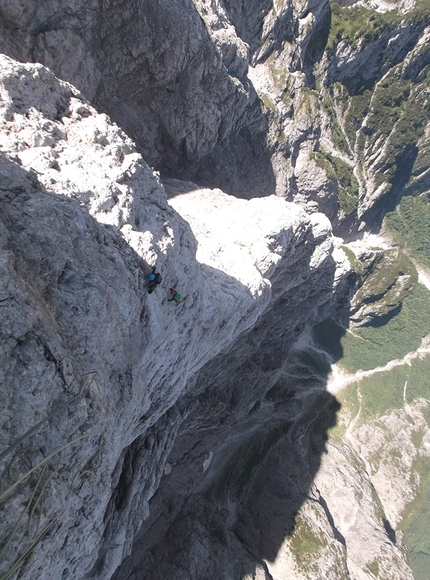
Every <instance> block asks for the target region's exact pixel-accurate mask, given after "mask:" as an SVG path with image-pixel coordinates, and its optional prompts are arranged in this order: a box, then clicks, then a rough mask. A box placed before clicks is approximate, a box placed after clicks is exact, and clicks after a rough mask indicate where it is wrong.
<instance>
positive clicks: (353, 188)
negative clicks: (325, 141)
mask: <svg viewBox="0 0 430 580" xmlns="http://www.w3.org/2000/svg"><path fill="white" fill-rule="evenodd" d="M312 158H313V159H314V160H315V162H316V164H317V165H318V166H319V167H321V168H322V169H324V171H325V172H326V174H327V177H328V179H330V180H331V181H337V182H338V185H339V205H340V208H341V210H342V211H343V213H344V214H345V215H351V214H352V213H354V212H355V211H356V209H357V203H358V191H359V186H358V181H357V179H356V178H355V176H354V174H353V172H352V169H351V167H350V166H349V165H348V163H346V162H345V161H343V159H341V158H340V157H336V156H335V155H331V154H330V153H328V152H327V151H325V150H324V149H322V148H321V149H320V150H319V151H314V152H313V154H312Z"/></svg>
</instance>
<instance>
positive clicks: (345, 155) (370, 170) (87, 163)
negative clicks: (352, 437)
mask: <svg viewBox="0 0 430 580" xmlns="http://www.w3.org/2000/svg"><path fill="white" fill-rule="evenodd" d="M349 4H354V3H349ZM364 4H365V6H363V5H361V3H360V5H358V6H353V7H352V8H351V11H350V12H348V11H345V10H344V9H342V8H340V7H337V6H336V5H333V6H332V7H330V3H329V1H328V0H323V1H316V0H296V1H294V0H285V1H283V2H281V1H279V2H271V1H270V2H269V1H267V2H265V1H260V2H253V1H251V2H247V3H239V2H234V1H232V0H225V1H224V2H218V1H213V2H207V1H206V0H196V2H188V0H175V1H171V0H169V2H165V1H164V0H157V1H156V2H152V3H148V2H145V3H142V2H140V1H137V0H136V1H134V0H128V1H127V2H110V1H109V0H103V1H102V2H99V1H97V2H95V1H93V0H90V1H89V2H88V1H87V2H81V1H80V0H75V1H74V2H67V3H66V2H63V1H62V0H53V1H48V0H46V1H42V2H38V3H36V2H25V3H23V2H18V1H14V0H11V1H10V2H8V3H6V4H3V5H2V6H1V7H0V50H1V51H2V52H4V53H5V54H7V55H8V56H4V57H2V58H1V86H0V98H1V100H0V115H1V120H0V121H1V132H0V145H1V148H0V164H1V175H2V179H1V182H0V203H1V214H0V223H1V233H0V243H1V261H0V263H1V269H2V275H1V277H0V283H1V285H2V287H1V290H0V309H1V314H2V318H1V328H0V330H1V334H2V337H1V354H0V356H1V364H0V373H1V375H0V376H1V379H0V388H1V389H2V394H3V399H4V401H5V404H4V406H3V408H2V410H1V411H0V414H1V415H0V416H1V422H0V423H1V429H0V461H1V465H0V469H1V472H0V474H1V486H0V510H1V514H2V516H1V517H2V522H4V525H3V526H2V527H1V532H0V533H1V534H2V535H1V537H0V554H1V555H0V574H1V575H2V576H1V578H2V580H6V579H9V578H17V577H20V578H24V579H30V578H36V577H39V578H40V577H43V578H47V579H49V578H55V579H58V578H64V579H66V578H76V579H87V580H90V578H98V579H100V580H102V579H103V580H105V579H106V580H107V579H109V578H115V579H116V580H123V579H126V578H130V579H131V578H133V579H135V580H141V579H143V578H148V579H149V578H151V579H153V578H155V579H157V578H160V579H161V578H163V579H165V578H169V579H178V580H179V579H180V578H187V579H189V578H192V579H200V578H201V579H206V578H207V579H216V578H228V579H230V578H234V579H236V578H237V579H239V578H240V579H241V580H245V579H251V578H260V579H263V578H264V579H267V580H268V579H279V580H281V579H284V578H285V577H287V576H288V577H289V578H290V577H291V578H297V579H301V578H303V579H304V578H306V579H312V578H315V580H316V579H319V578H321V575H323V576H324V578H333V579H336V580H338V579H339V578H345V579H346V578H351V579H354V580H355V579H357V580H362V579H376V578H379V579H380V580H384V579H387V580H393V579H396V578H398V579H399V580H400V579H402V580H404V579H407V578H412V576H411V572H410V569H409V567H408V565H407V563H406V557H405V553H404V549H403V547H402V544H401V540H400V539H398V540H396V539H395V538H394V540H393V537H392V533H391V532H392V531H393V530H392V529H391V528H390V524H389V521H391V522H392V523H393V525H394V524H395V523H396V522H397V521H398V517H399V513H400V511H401V506H400V504H401V502H400V501H399V502H398V503H397V504H396V505H395V506H394V505H393V502H392V503H391V504H390V497H391V496H390V493H388V492H387V489H386V487H387V484H386V482H387V481H388V480H389V479H388V476H387V475H386V473H385V472H384V470H386V464H384V461H381V462H379V463H377V462H376V463H377V464H376V463H375V462H374V463H372V462H371V461H370V459H369V456H370V455H371V453H372V443H373V442H372V441H371V439H372V435H371V433H372V432H374V431H375V430H377V429H378V428H380V429H381V432H384V433H385V432H386V431H387V429H385V427H386V425H385V423H384V421H385V419H384V421H381V422H380V423H381V425H382V426H381V425H380V424H376V423H375V424H374V425H372V426H371V428H370V429H369V428H368V427H366V426H365V427H363V428H362V429H361V431H360V434H359V436H358V437H357V439H356V445H355V446H349V445H347V444H346V443H345V442H344V441H341V440H336V439H330V441H328V440H327V431H328V429H329V428H332V427H333V426H334V425H335V424H336V421H337V414H338V411H339V404H338V402H337V400H336V398H335V397H334V396H333V395H332V394H330V393H329V392H328V391H327V389H326V386H327V385H326V383H327V375H328V373H329V370H330V369H329V365H328V363H327V359H326V357H325V356H324V355H323V354H322V353H321V351H320V350H319V349H318V348H317V347H316V346H315V344H314V343H313V342H312V340H311V339H310V328H311V327H312V326H313V325H314V324H315V323H317V322H320V321H322V320H324V319H327V318H328V317H330V316H332V317H334V318H337V319H343V320H345V317H347V316H348V313H349V306H350V305H349V298H350V297H349V293H350V289H351V287H352V283H353V282H355V284H356V287H358V288H360V289H359V293H358V294H357V295H356V296H355V298H354V300H353V301H352V313H353V316H354V317H355V318H354V321H355V322H356V323H357V324H362V323H363V322H364V323H368V322H369V321H374V320H375V319H378V317H381V316H384V315H385V314H386V313H387V312H391V311H392V310H394V311H395V309H396V308H397V307H398V306H399V304H400V303H401V300H402V299H403V297H404V296H405V295H406V294H407V293H408V292H409V290H410V287H411V286H412V285H413V283H414V282H415V281H416V273H414V271H413V268H409V265H408V268H409V269H408V270H407V271H405V272H403V269H402V268H403V266H404V263H403V262H402V260H403V258H402V257H398V255H397V254H396V252H394V254H396V255H395V256H394V258H393V255H394V254H393V253H391V254H390V253H389V254H387V255H385V254H383V253H381V252H376V253H374V252H370V253H368V254H365V253H361V254H360V252H357V255H358V256H359V258H363V260H362V262H363V265H362V266H363V267H362V269H361V270H360V269H358V268H356V270H357V273H356V274H355V275H352V273H351V265H350V262H351V263H352V265H354V264H353V262H354V258H351V251H348V250H347V252H348V256H349V260H348V259H347V257H346V255H345V253H344V251H343V250H342V249H341V243H342V241H341V240H340V239H339V238H337V237H335V236H334V235H333V230H332V228H334V231H335V233H341V234H343V235H345V236H346V237H348V238H352V237H354V236H355V235H356V234H357V232H358V231H360V230H363V228H365V227H368V225H369V224H370V225H372V226H375V224H376V225H378V224H379V223H380V220H381V217H382V215H383V214H384V212H385V210H386V208H387V207H388V206H389V205H390V203H391V204H395V201H396V200H397V199H398V197H399V196H400V195H401V193H404V192H405V191H407V192H410V193H414V194H416V193H418V194H420V193H422V192H425V191H427V189H426V188H427V187H428V134H429V131H428V127H427V124H428V110H429V109H428V98H427V95H428V89H427V85H428V66H429V60H428V55H429V51H428V50H427V44H428V43H427V39H428V34H429V28H428V26H429V20H428V14H427V13H426V12H425V11H424V12H422V11H420V10H421V8H420V7H421V4H422V3H421V2H418V3H417V6H416V7H414V6H413V3H411V2H408V1H405V2H400V3H398V5H399V7H400V8H401V10H402V11H403V12H402V13H398V12H396V14H395V15H394V13H392V12H391V11H387V12H378V13H373V12H372V11H370V10H369V8H368V7H369V6H370V5H372V7H374V4H375V3H371V2H367V3H364ZM379 4H382V5H383V6H379V8H381V7H382V8H383V9H385V8H387V6H385V5H384V3H383V2H382V3H379ZM375 14H376V15H375ZM351 15H352V16H351ZM363 31H364V32H363ZM9 57H11V58H9ZM28 62H33V63H42V65H44V66H42V65H41V64H28ZM23 63H27V64H23ZM45 67H49V69H50V70H49V69H48V68H45ZM60 79H61V80H60ZM66 81H67V82H66ZM68 83H71V84H68ZM381 112H382V113H383V115H381ZM412 122H413V123H415V124H414V131H410V130H409V128H410V127H409V126H408V123H412ZM153 168H155V170H156V171H154V170H153ZM229 194H234V195H235V197H232V195H229ZM273 194H276V196H275V195H273ZM292 202H295V203H292ZM320 212H324V214H325V215H323V214H322V213H320ZM330 221H331V222H332V223H330ZM393 264H394V266H393ZM154 265H155V266H156V267H157V269H159V270H160V271H161V273H162V275H163V278H164V279H163V284H162V286H161V287H160V288H158V289H157V290H156V291H155V292H154V293H153V294H151V295H149V294H148V292H147V288H146V279H147V275H148V273H149V272H150V271H151V268H152V267H153V266H154ZM388 266H389V268H388ZM394 267H395V268H397V270H396V272H401V279H400V280H399V281H398V283H397V276H394V275H393V276H394V278H395V279H396V283H394V281H393V280H394V279H393V277H392V278H390V279H389V280H388V279H387V278H386V277H385V272H386V270H387V269H393V268H394ZM384 268H385V269H384ZM382 271H383V272H384V273H383V274H381V275H380V276H379V278H380V280H379V282H380V288H379V287H378V288H379V290H380V291H378V292H376V291H375V288H374V285H373V283H371V282H369V277H368V274H369V273H371V274H375V272H376V274H377V275H378V274H379V273H381V272H382ZM357 276H358V282H357ZM414 276H415V277H414ZM170 286H175V287H177V289H178V291H179V292H180V293H181V294H182V295H183V296H184V298H185V299H184V301H183V302H182V303H181V304H179V305H178V306H176V305H175V303H172V302H168V298H169V296H170V295H169V293H168V288H169V287H170ZM360 292H361V294H360ZM372 293H373V298H374V299H373V298H372V300H369V299H368V297H369V296H371V295H372ZM381 296H382V298H381ZM388 302H389V304H388ZM387 304H388V310H387ZM424 406H425V405H421V407H422V408H424ZM418 407H419V405H418ZM418 407H413V409H412V411H411V413H413V414H414V416H416V417H418V416H419V420H418V419H417V423H419V424H420V425H421V423H422V420H421V419H422V416H421V414H420V413H421V411H420V409H421V407H419V409H418ZM411 408H412V407H411ZM417 409H418V410H417ZM423 412H424V411H423ZM387 421H388V420H387ZM402 422H403V423H405V422H407V420H406V419H404V416H403V415H402V416H401V418H400V419H399V422H398V423H396V425H400V424H401V423H402ZM403 423H402V424H403ZM408 433H409V435H408V436H410V438H413V437H414V436H415V431H414V429H412V428H409V431H408ZM381 440H382V439H381ZM360 446H361V448H360ZM353 447H354V448H353ZM359 454H360V455H361V456H362V457H364V458H365V460H366V463H364V462H363V461H362V460H361V459H360V458H359ZM370 463H372V465H374V471H372V473H371V474H370V475H369V473H367V472H366V465H368V464H370ZM333 474H334V476H333ZM375 474H376V475H375ZM403 475H404V474H403ZM400 477H401V476H400V475H399V478H400ZM374 482H375V483H374ZM375 488H376V489H377V493H376V492H375ZM414 490H415V488H414ZM378 494H379V496H378ZM381 499H382V501H381ZM394 503H395V502H394ZM399 506H400V507H399ZM403 507H404V505H403ZM387 522H388V524H387Z"/></svg>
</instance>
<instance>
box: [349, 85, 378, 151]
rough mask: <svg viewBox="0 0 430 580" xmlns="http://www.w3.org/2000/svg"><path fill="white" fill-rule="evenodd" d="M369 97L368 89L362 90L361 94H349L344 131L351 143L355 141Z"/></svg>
mask: <svg viewBox="0 0 430 580" xmlns="http://www.w3.org/2000/svg"><path fill="white" fill-rule="evenodd" d="M371 97H372V93H371V91H369V90H366V91H364V93H363V94H359V95H353V96H351V100H350V106H349V109H348V112H347V114H346V116H345V131H346V135H347V137H348V139H349V141H350V143H351V144H352V145H353V144H354V143H355V139H356V133H357V131H358V130H359V129H360V128H361V126H362V123H363V120H364V119H365V117H366V116H367V114H368V112H369V105H370V99H371Z"/></svg>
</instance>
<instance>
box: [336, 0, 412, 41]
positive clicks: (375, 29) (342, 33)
mask: <svg viewBox="0 0 430 580" xmlns="http://www.w3.org/2000/svg"><path fill="white" fill-rule="evenodd" d="M400 21H401V15H400V14H399V13H398V12H397V10H391V11H390V12H385V13H378V12H374V11H373V10H369V9H367V8H364V7H362V6H353V7H351V8H341V7H340V6H339V5H338V4H332V5H331V29H330V35H329V38H328V42H327V47H326V50H327V51H328V52H330V51H332V50H333V48H334V46H335V45H336V44H337V43H338V42H340V41H341V40H342V41H343V42H346V43H347V44H350V45H351V46H353V47H356V46H357V45H358V44H359V43H361V42H363V43H366V44H367V43H369V42H371V41H372V40H377V39H378V38H379V37H380V36H381V34H382V33H384V32H385V31H387V30H388V29H390V28H393V27H394V26H395V25H396V24H397V23H398V22H400Z"/></svg>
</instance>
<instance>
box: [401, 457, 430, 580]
mask: <svg viewBox="0 0 430 580" xmlns="http://www.w3.org/2000/svg"><path fill="white" fill-rule="evenodd" d="M414 471H416V472H417V473H419V475H420V479H421V485H420V489H419V492H418V494H417V496H416V498H415V499H414V501H413V502H412V503H411V504H410V505H409V506H408V507H407V509H406V511H405V513H404V515H403V520H402V522H401V524H400V529H401V530H402V531H403V534H404V543H405V545H406V546H407V547H408V549H409V564H410V566H411V568H412V571H413V574H414V579H415V580H427V579H428V570H429V566H430V536H429V534H428V522H429V521H430V459H429V458H428V457H424V458H423V457H419V458H418V459H417V461H416V462H415V466H414Z"/></svg>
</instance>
